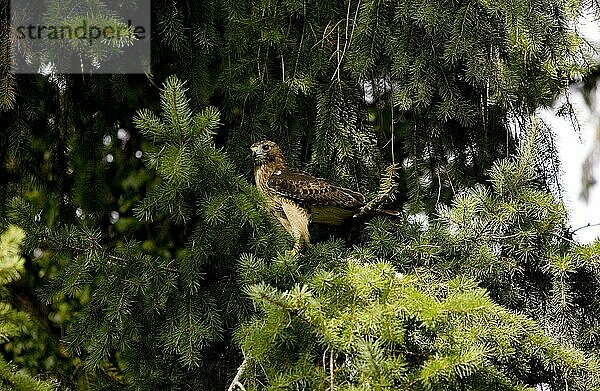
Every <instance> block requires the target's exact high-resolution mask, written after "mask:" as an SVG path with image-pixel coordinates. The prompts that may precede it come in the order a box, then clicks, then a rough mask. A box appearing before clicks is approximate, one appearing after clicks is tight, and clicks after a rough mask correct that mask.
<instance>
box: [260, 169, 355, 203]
mask: <svg viewBox="0 0 600 391" xmlns="http://www.w3.org/2000/svg"><path fill="white" fill-rule="evenodd" d="M267 187H268V188H269V189H270V190H272V191H274V192H275V193H276V194H278V195H280V196H282V197H287V198H291V199H293V200H296V201H299V202H303V203H307V204H308V205H311V206H336V207H339V208H344V209H357V208H359V207H361V206H362V205H364V203H365V197H364V196H363V195H362V194H360V193H358V192H356V191H352V190H350V189H345V188H343V187H340V186H337V185H336V184H334V183H332V182H330V181H328V180H326V179H322V178H315V177H314V176H312V175H309V174H306V173H304V172H301V171H297V170H294V169H290V168H282V169H281V170H278V171H275V172H274V173H273V175H271V178H270V179H269V180H268V181H267Z"/></svg>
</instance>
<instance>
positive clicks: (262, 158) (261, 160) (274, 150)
mask: <svg viewBox="0 0 600 391" xmlns="http://www.w3.org/2000/svg"><path fill="white" fill-rule="evenodd" d="M250 149H251V150H252V158H253V159H254V164H255V165H262V164H265V163H269V162H277V163H283V162H284V159H283V154H282V153H281V150H280V149H279V146H277V144H275V143H274V142H273V141H269V140H262V141H258V142H256V143H254V144H252V146H251V147H250Z"/></svg>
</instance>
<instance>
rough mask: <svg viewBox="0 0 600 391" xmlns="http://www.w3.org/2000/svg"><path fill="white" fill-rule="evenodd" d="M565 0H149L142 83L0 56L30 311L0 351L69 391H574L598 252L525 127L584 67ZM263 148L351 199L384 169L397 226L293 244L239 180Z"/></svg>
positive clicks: (534, 125)
mask: <svg viewBox="0 0 600 391" xmlns="http://www.w3.org/2000/svg"><path fill="white" fill-rule="evenodd" d="M48 3H50V5H53V6H54V8H53V9H58V8H60V7H61V6H64V5H68V4H70V2H68V1H66V0H48ZM94 3H98V2H97V1H96V2H94ZM0 4H1V5H2V11H1V12H2V13H3V14H2V15H3V18H4V20H6V19H7V18H8V10H7V7H8V2H7V1H4V0H0ZM586 6H587V4H582V3H579V2H577V1H574V0H573V1H571V0H569V1H560V2H559V1H556V0H517V1H511V2H505V1H499V0H498V1H495V0H492V1H487V0H486V1H480V2H473V1H470V0H462V1H447V0H414V1H391V0H379V1H370V0H349V1H346V2H329V1H306V0H305V1H297V0H280V1H267V0H263V1H225V2H223V1H215V0H206V1H202V2H199V3H194V4H192V3H189V2H184V1H177V0H175V1H170V2H158V1H156V2H153V4H152V7H153V8H152V10H153V21H152V22H153V24H152V26H153V41H152V49H153V56H152V60H153V64H152V74H151V75H54V74H51V75H47V76H41V75H12V74H10V73H9V72H8V69H9V67H8V65H9V64H8V61H7V60H6V58H7V55H4V54H3V56H2V59H3V60H2V63H1V64H0V110H1V111H0V123H1V125H0V126H2V132H1V133H0V146H1V147H0V161H1V162H2V170H1V172H0V180H1V181H2V182H1V183H0V208H1V211H0V217H1V218H2V223H3V224H4V225H7V224H8V223H9V222H10V223H12V224H17V225H19V226H21V227H22V228H23V229H25V230H26V232H27V236H26V238H25V240H24V243H23V245H24V250H25V254H26V255H27V257H28V258H27V262H26V263H25V266H26V269H27V271H28V273H27V274H26V275H25V276H24V277H25V278H23V279H21V280H20V281H18V282H15V283H13V284H12V285H11V289H10V297H11V301H12V302H14V305H15V306H16V307H17V308H18V309H20V310H21V311H27V312H29V313H30V317H31V318H32V322H31V324H30V326H29V329H28V330H29V331H31V332H29V333H26V334H23V335H21V336H19V337H16V338H15V339H13V340H11V344H9V345H6V346H5V349H4V353H5V356H6V357H9V358H10V359H12V360H13V361H14V362H15V363H16V364H18V365H20V366H22V367H23V368H25V370H27V371H28V372H29V373H30V374H44V376H48V377H52V378H54V379H56V380H58V381H59V382H60V384H61V387H62V388H64V389H81V390H86V389H94V390H96V389H135V390H147V389H190V390H192V389H193V390H197V389H208V390H212V389H224V388H226V387H227V386H228V385H229V384H230V383H231V381H232V379H233V378H234V376H235V374H236V370H237V369H238V367H239V366H240V364H242V362H244V363H245V365H244V366H242V369H243V370H244V371H243V373H242V374H241V378H240V382H241V383H242V384H244V385H245V387H246V388H247V389H386V388H387V389H398V388H400V389H457V388H462V389H524V388H527V387H529V388H535V387H536V385H540V384H546V385H547V386H548V387H551V389H556V390H562V389H565V390H566V389H570V390H573V389H576V390H588V389H594V388H597V387H598V385H599V384H600V381H599V376H600V375H599V369H598V362H597V358H596V354H598V346H599V345H598V326H599V325H598V317H599V316H600V314H599V313H598V308H600V306H599V305H598V304H599V303H598V299H597V298H598V297H599V295H598V290H599V283H600V282H599V281H600V279H599V276H598V272H597V269H598V262H599V259H600V258H599V257H600V255H599V251H600V249H599V248H598V242H596V244H592V245H589V246H583V245H580V244H578V243H575V242H573V241H572V239H571V238H570V233H569V232H568V230H567V229H566V212H565V208H564V206H563V205H562V203H561V202H560V200H559V198H558V197H557V194H556V191H555V190H556V186H557V183H558V178H557V168H558V166H557V161H556V154H555V151H554V144H553V139H552V131H551V130H550V129H549V128H548V127H547V126H545V125H544V124H542V123H539V122H537V121H535V120H534V119H533V115H534V113H535V110H536V109H537V108H539V107H543V106H546V105H549V104H551V103H552V102H553V100H554V99H555V98H556V97H557V96H558V94H560V93H562V92H565V90H566V88H567V86H568V84H569V83H570V82H572V81H574V80H579V78H581V77H582V76H583V75H584V74H585V73H586V72H587V70H588V66H587V63H586V61H587V58H586V52H585V45H584V44H583V43H582V40H581V38H580V37H579V36H578V35H577V33H576V30H575V29H574V27H573V26H574V23H575V21H576V17H577V15H579V13H580V12H582V10H583V9H584V8H585V7H586ZM83 8H84V7H81V6H80V5H79V6H77V7H75V6H74V8H73V10H72V11H73V13H75V14H77V13H83V12H84V9H83ZM1 34H2V41H3V42H7V40H8V33H7V31H6V30H3V31H2V32H1ZM6 47H7V45H2V48H3V49H2V50H6ZM3 53H4V52H3ZM563 111H564V112H565V113H567V114H569V113H570V107H569V106H568V105H566V106H565V107H564V108H563ZM262 138H269V139H272V140H274V141H276V142H278V143H279V144H280V145H281V146H282V148H283V149H284V151H285V153H286V156H287V157H288V159H289V160H290V162H291V163H292V164H294V165H296V166H298V167H300V168H303V169H306V170H308V171H310V172H312V173H314V174H317V175H320V176H325V177H328V178H331V179H334V180H336V181H337V182H340V183H342V184H344V185H346V186H348V187H351V188H355V189H358V190H360V191H362V192H364V193H366V194H368V195H370V196H374V195H375V194H377V192H378V191H379V189H378V185H377V183H378V179H379V177H380V175H381V174H382V173H384V172H385V167H386V166H388V165H389V164H390V163H398V164H399V166H400V168H399V172H398V176H399V178H398V182H399V187H398V194H397V197H396V200H395V201H394V203H393V204H392V205H388V206H389V207H396V208H397V209H402V210H404V212H405V218H403V219H399V220H390V219H388V218H376V219H373V218H366V219H362V220H360V221H355V222H349V224H348V225H347V227H344V228H343V229H328V228H324V227H313V228H312V229H313V240H314V241H315V242H318V244H316V245H315V246H314V247H313V248H308V249H306V250H305V252H304V253H303V254H301V255H300V256H297V257H294V256H291V255H290V254H289V252H286V250H289V248H290V246H291V239H290V238H289V237H288V235H287V234H286V233H285V232H284V231H283V230H282V229H281V227H280V226H279V225H278V224H277V222H276V221H274V220H273V219H272V218H271V217H270V216H269V215H268V214H266V213H265V212H264V209H263V208H262V202H263V200H262V199H261V198H260V197H259V195H258V193H257V192H256V190H255V189H254V187H253V186H252V185H251V183H250V180H251V171H252V169H251V166H252V162H251V160H250V156H249V149H248V147H249V145H250V144H252V142H254V141H257V140H258V139H262ZM525 140H528V141H527V142H524V141H525ZM520 145H523V146H522V147H520V148H521V149H520V151H521V152H520V153H519V154H518V156H519V157H518V158H516V159H513V158H510V159H504V160H499V159H501V158H507V157H508V156H513V155H514V154H515V153H516V152H517V150H518V149H519V146H520ZM534 146H535V148H534ZM240 372H242V371H240Z"/></svg>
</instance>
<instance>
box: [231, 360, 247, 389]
mask: <svg viewBox="0 0 600 391" xmlns="http://www.w3.org/2000/svg"><path fill="white" fill-rule="evenodd" d="M247 363H248V360H247V359H246V357H244V361H242V363H241V364H240V366H239V368H238V370H237V373H236V374H235V377H234V378H233V380H232V381H231V384H230V385H229V388H227V391H234V390H235V389H236V388H239V389H240V390H242V391H246V388H244V385H243V384H242V383H241V382H240V378H241V377H242V374H243V373H244V369H246V364H247Z"/></svg>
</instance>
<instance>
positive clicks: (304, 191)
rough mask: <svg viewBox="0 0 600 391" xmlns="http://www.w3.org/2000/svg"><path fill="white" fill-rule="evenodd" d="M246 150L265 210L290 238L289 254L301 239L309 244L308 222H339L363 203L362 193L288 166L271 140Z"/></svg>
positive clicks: (260, 142)
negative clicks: (277, 221) (264, 202)
mask: <svg viewBox="0 0 600 391" xmlns="http://www.w3.org/2000/svg"><path fill="white" fill-rule="evenodd" d="M250 149H251V150H252V157H253V158H254V179H255V180H256V186H257V187H258V190H259V191H260V192H261V193H262V194H263V196H264V197H265V199H266V201H267V207H268V208H269V210H270V211H271V212H272V213H273V214H274V215H275V217H277V219H278V220H279V222H280V223H281V225H283V227H284V228H285V229H286V231H287V232H289V233H290V235H292V237H293V238H294V240H295V244H294V249H293V250H292V253H296V252H297V251H298V250H299V249H300V248H301V247H302V244H303V242H304V243H306V244H310V235H309V232H308V223H309V222H310V221H314V222H316V223H324V224H331V225H339V224H342V222H343V221H344V220H345V219H347V218H348V217H350V216H352V215H354V213H356V212H357V211H358V210H359V209H360V208H361V207H362V206H364V205H365V197H364V196H363V195H362V194H360V193H358V192H356V191H353V190H350V189H346V188H343V187H340V186H338V185H336V184H335V183H333V182H331V181H328V180H327V179H322V178H316V177H314V176H312V175H309V174H307V173H305V172H302V171H298V170H296V169H294V168H292V167H290V166H288V165H287V164H286V162H285V158H284V156H283V154H282V153H281V150H280V149H279V147H278V146H277V144H275V143H274V142H272V141H268V140H263V141H259V142H257V143H254V144H252V146H251V147H250Z"/></svg>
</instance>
